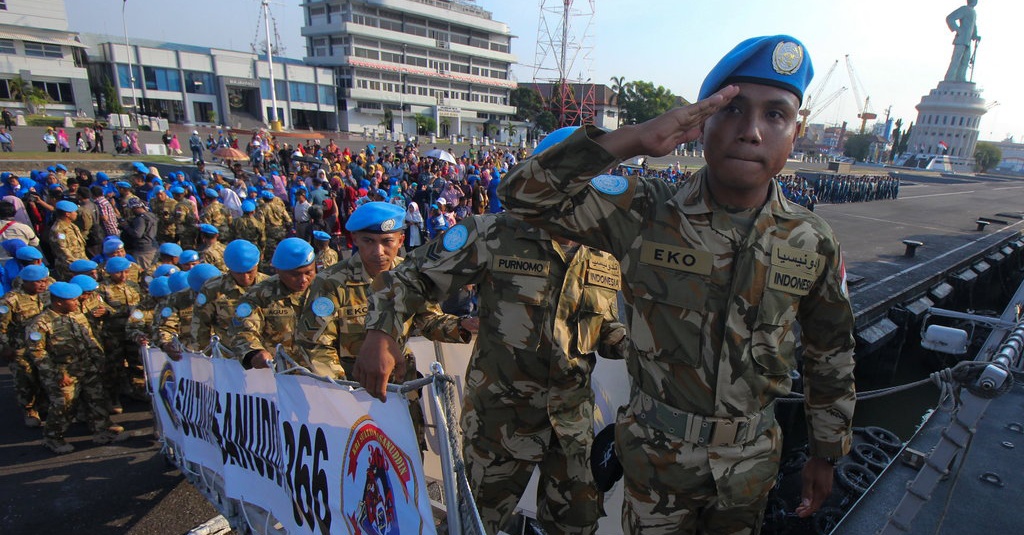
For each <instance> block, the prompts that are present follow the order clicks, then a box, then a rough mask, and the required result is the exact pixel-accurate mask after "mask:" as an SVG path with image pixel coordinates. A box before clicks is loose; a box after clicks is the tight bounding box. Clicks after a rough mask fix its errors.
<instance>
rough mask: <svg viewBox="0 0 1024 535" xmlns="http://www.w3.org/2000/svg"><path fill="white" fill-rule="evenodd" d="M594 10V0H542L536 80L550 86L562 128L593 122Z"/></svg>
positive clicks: (535, 63) (556, 113) (551, 100)
mask: <svg viewBox="0 0 1024 535" xmlns="http://www.w3.org/2000/svg"><path fill="white" fill-rule="evenodd" d="M594 9H595V8H594V0H578V1H577V0H540V22H539V24H538V25H537V51H536V55H535V59H534V65H533V68H534V70H533V81H534V83H541V82H547V83H550V84H551V95H550V98H549V100H548V104H549V106H550V109H551V111H552V113H554V114H555V117H556V118H557V119H558V126H559V127H562V126H577V125H583V124H593V122H594V104H595V100H596V98H595V91H594V84H592V83H591V80H592V79H593V76H592V74H591V62H592V59H591V57H590V53H591V52H592V51H593V46H592V45H590V44H589V43H590V42H591V38H592V36H591V35H589V31H590V24H591V23H592V22H593V19H594ZM574 73H575V74H576V76H575V77H574V76H573V74H574ZM574 84H575V85H576V86H578V88H579V92H578V93H577V91H576V88H574V87H573V85H574Z"/></svg>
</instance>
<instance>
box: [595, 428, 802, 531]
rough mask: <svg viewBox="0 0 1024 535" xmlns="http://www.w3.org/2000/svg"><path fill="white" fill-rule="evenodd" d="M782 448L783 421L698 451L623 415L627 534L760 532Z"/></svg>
mask: <svg viewBox="0 0 1024 535" xmlns="http://www.w3.org/2000/svg"><path fill="white" fill-rule="evenodd" d="M781 451H782V433H781V431H780V429H779V426H778V424H774V425H773V426H772V427H770V428H768V430H767V431H765V432H764V433H763V434H762V435H760V436H759V437H757V438H756V439H754V440H753V441H752V442H749V443H747V444H738V445H735V446H716V447H706V446H698V445H697V444H694V443H692V442H686V441H684V440H683V439H682V438H680V437H677V436H674V435H671V434H668V433H665V432H663V431H660V430H658V429H654V428H652V427H649V426H647V425H646V424H644V423H641V422H640V421H639V420H638V419H637V418H636V417H635V415H633V414H631V411H630V410H629V409H628V408H623V409H620V410H619V416H618V420H617V421H616V426H615V453H616V455H618V457H619V461H620V462H621V463H622V468H623V471H624V472H625V475H624V485H625V486H624V493H623V494H624V496H623V504H622V529H623V532H624V533H627V534H641V533H642V534H644V535H662V534H665V535H667V534H673V535H676V534H695V533H701V534H709V535H718V534H721V535H725V534H730V535H732V534H735V535H740V534H757V533H759V532H760V530H761V520H762V517H763V515H764V507H765V503H766V502H767V499H768V492H769V491H771V489H772V487H773V486H774V485H775V478H776V474H777V473H778V468H779V458H780V455H781Z"/></svg>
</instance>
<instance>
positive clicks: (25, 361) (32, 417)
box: [0, 246, 52, 427]
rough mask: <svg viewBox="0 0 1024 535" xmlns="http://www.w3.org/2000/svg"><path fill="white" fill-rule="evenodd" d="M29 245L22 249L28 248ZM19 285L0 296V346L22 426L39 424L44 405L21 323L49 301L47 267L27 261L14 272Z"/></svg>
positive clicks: (24, 324)
mask: <svg viewBox="0 0 1024 535" xmlns="http://www.w3.org/2000/svg"><path fill="white" fill-rule="evenodd" d="M32 248H33V247H31V246H26V247H22V248H21V249H19V250H18V251H19V252H21V250H22V249H32ZM18 279H20V280H21V285H20V286H16V287H15V288H14V289H12V290H11V291H10V292H9V293H8V294H7V295H5V296H3V298H2V299H0V347H2V351H3V353H4V356H5V357H6V358H7V359H8V361H9V362H10V370H11V375H13V376H14V397H15V399H16V400H17V402H18V407H20V408H21V410H22V412H23V414H24V418H25V426H26V427H39V424H40V422H41V421H42V419H41V418H40V411H42V410H44V409H45V407H46V394H45V393H44V392H43V386H42V384H41V383H40V382H39V370H38V369H36V366H35V363H34V362H32V359H30V358H29V357H28V356H26V355H25V326H26V325H28V323H29V322H31V321H32V319H33V318H35V317H36V316H37V315H38V314H39V313H40V312H42V311H43V309H44V308H46V306H47V305H49V304H50V294H49V293H48V292H47V291H46V290H47V288H48V287H49V286H50V281H51V280H52V279H50V270H48V269H46V266H43V265H39V264H30V265H28V266H25V267H24V268H22V269H21V272H20V273H18Z"/></svg>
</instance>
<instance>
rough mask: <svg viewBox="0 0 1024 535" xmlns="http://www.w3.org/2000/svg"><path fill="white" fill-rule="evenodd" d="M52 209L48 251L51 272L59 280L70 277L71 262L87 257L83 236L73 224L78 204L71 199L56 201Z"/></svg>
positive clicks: (76, 215) (76, 216)
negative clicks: (51, 263)
mask: <svg viewBox="0 0 1024 535" xmlns="http://www.w3.org/2000/svg"><path fill="white" fill-rule="evenodd" d="M55 208H56V211H54V222H53V225H51V226H50V234H49V240H50V251H51V252H52V253H53V272H54V276H56V277H57V278H58V279H60V280H67V279H69V278H71V271H70V269H69V266H70V264H71V262H74V261H75V260H78V259H83V258H87V256H86V254H85V238H84V237H83V236H82V231H81V230H80V229H79V228H78V225H76V224H75V220H76V219H78V205H77V204H75V203H73V202H71V201H58V202H57V205H56V206H55Z"/></svg>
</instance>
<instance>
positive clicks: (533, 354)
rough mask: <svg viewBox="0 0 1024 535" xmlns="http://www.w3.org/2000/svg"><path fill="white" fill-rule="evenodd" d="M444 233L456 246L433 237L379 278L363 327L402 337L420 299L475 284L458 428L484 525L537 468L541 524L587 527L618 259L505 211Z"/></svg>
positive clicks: (621, 335)
mask: <svg viewBox="0 0 1024 535" xmlns="http://www.w3.org/2000/svg"><path fill="white" fill-rule="evenodd" d="M460 227H461V228H460ZM453 229H454V230H455V232H456V233H460V232H463V231H464V232H465V234H464V235H465V236H466V239H465V241H464V242H463V244H461V245H460V244H459V243H458V242H457V241H448V246H446V245H445V239H444V238H441V239H438V240H434V241H432V242H430V243H429V244H427V245H425V246H422V247H419V248H417V249H416V250H415V251H414V252H413V253H412V254H410V256H409V257H408V258H406V260H405V262H404V263H403V264H402V265H400V266H398V267H397V268H395V269H394V270H392V271H388V272H385V273H382V274H381V275H380V277H379V279H380V281H379V287H382V288H385V290H383V291H380V292H378V293H375V294H373V296H372V297H371V300H370V309H371V312H370V313H369V315H368V316H367V318H366V328H367V329H379V330H382V331H385V332H387V333H389V334H391V335H392V336H394V337H395V338H396V339H398V340H402V339H403V338H404V336H405V334H404V333H406V332H408V329H409V322H410V319H411V318H410V313H412V312H415V311H416V310H420V309H421V307H422V306H423V303H424V301H425V300H426V299H434V298H440V297H441V296H443V295H447V294H449V293H451V292H453V291H455V290H457V289H458V288H461V287H463V286H465V285H469V284H476V285H478V291H479V297H480V330H479V333H478V337H477V342H476V347H475V348H474V351H473V356H472V360H471V361H470V363H469V369H468V370H467V372H466V375H465V377H466V394H465V401H464V407H463V412H462V428H463V432H464V433H465V440H464V456H465V460H466V465H467V471H468V475H469V480H470V485H471V487H472V489H473V493H474V498H475V499H476V503H477V505H478V507H479V508H480V513H481V517H482V518H483V520H484V525H485V527H486V528H487V531H488V532H489V533H496V532H497V530H498V529H499V528H501V527H502V526H503V525H504V523H505V522H506V521H507V520H508V519H509V518H511V515H512V513H513V510H514V508H515V506H516V503H517V502H518V501H519V498H520V496H521V495H522V494H523V491H524V490H525V489H526V485H527V483H528V482H529V479H530V475H531V474H532V473H533V469H534V467H535V466H537V465H539V467H540V469H541V477H540V482H541V483H540V486H539V488H538V491H537V494H538V500H537V502H538V511H537V517H538V519H539V520H540V522H541V525H542V527H544V529H545V530H547V531H548V532H549V533H593V532H594V531H595V530H596V528H597V520H598V518H600V517H601V516H602V514H603V510H602V506H601V495H600V493H599V492H598V490H597V488H596V486H595V484H594V480H593V475H592V473H591V471H590V464H589V459H590V447H591V444H592V443H593V437H594V432H593V426H594V393H593V391H592V390H591V387H590V374H591V371H592V370H593V367H594V364H595V358H596V357H595V356H594V352H595V351H597V350H598V348H599V347H600V352H601V354H602V355H604V356H607V357H619V358H621V357H622V356H623V355H622V354H621V351H622V348H623V347H624V346H625V344H624V343H623V341H624V340H626V338H625V334H626V331H625V327H624V326H623V325H622V324H621V323H618V321H617V306H618V301H617V291H618V288H619V283H620V276H619V268H618V262H616V260H615V259H614V258H612V257H611V255H608V254H606V253H602V252H600V251H597V250H595V249H590V248H587V247H579V248H578V249H577V250H576V251H575V253H573V251H572V249H568V248H565V247H562V246H560V245H557V244H556V243H555V242H554V241H552V240H551V238H550V236H549V235H548V234H547V233H546V232H544V231H542V230H540V229H537V228H533V227H530V226H529V225H527V224H525V223H522V222H520V221H517V220H515V219H513V218H512V217H510V216H507V215H485V216H471V217H468V218H466V219H464V220H463V221H462V222H461V223H460V224H459V225H458V226H456V227H454V228H453ZM448 232H449V233H452V232H453V231H452V230H449V231H448ZM457 235H458V234H449V236H457ZM449 249H452V250H449Z"/></svg>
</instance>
